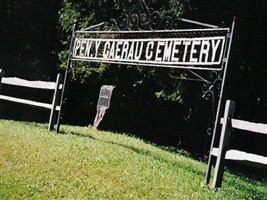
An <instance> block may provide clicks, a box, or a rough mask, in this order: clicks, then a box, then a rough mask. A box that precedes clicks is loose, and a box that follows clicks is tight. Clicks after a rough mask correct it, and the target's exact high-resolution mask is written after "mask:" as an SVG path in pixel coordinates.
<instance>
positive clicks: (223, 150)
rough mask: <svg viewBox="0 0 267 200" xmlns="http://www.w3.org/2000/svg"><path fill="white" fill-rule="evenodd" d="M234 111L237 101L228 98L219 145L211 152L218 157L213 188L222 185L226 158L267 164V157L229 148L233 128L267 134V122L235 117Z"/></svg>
mask: <svg viewBox="0 0 267 200" xmlns="http://www.w3.org/2000/svg"><path fill="white" fill-rule="evenodd" d="M234 111H235V102H233V101H230V100H227V102H226V106H225V111H224V117H223V118H222V119H221V124H222V130H221V137H220V143H219V147H218V148H213V149H212V152H211V154H212V155H213V156H216V157H217V159H216V165H215V171H214V177H213V183H212V187H213V188H218V187H221V185H222V179H223V173H224V163H225V159H228V160H239V161H245V162H252V163H256V164H259V165H264V166H267V157H264V156H261V155H256V154H252V153H246V152H242V151H238V150H228V146H229V140H230V135H231V132H232V129H239V130H244V131H250V132H254V133H259V134H265V135H267V124H259V123H253V122H248V121H243V120H238V119H233V117H234Z"/></svg>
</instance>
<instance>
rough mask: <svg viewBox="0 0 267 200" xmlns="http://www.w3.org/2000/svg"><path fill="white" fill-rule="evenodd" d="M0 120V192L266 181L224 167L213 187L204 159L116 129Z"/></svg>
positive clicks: (136, 189) (186, 195)
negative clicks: (52, 128)
mask: <svg viewBox="0 0 267 200" xmlns="http://www.w3.org/2000/svg"><path fill="white" fill-rule="evenodd" d="M63 130H64V133H62V134H56V133H55V132H48V131H47V126H46V125H43V124H34V123H22V122H14V121H4V120H2V121H0V199H153V200H155V199H178V200H179V199H189V200H195V199H196V200H199V199H203V200H206V199H212V200H214V199H220V200H222V199H223V200H227V199H233V200H237V199H255V200H256V199H257V200H261V199H267V187H266V186H267V183H266V182H264V181H255V180H254V181H253V180H249V179H247V178H245V177H241V176H236V175H233V174H230V173H229V172H226V173H225V176H224V182H223V187H222V188H221V189H219V190H217V191H214V190H212V189H210V187H209V186H206V185H205V184H204V180H205V170H206V164H205V163H203V162H200V161H196V160H193V159H191V158H189V157H188V156H184V155H183V153H179V152H170V151H168V150H164V149H162V148H158V147H156V146H154V145H151V144H147V143H146V142H144V141H142V140H140V139H137V138H132V137H129V136H126V135H122V134H114V133H110V132H103V131H97V130H93V129H92V128H90V127H89V128H83V127H73V126H63Z"/></svg>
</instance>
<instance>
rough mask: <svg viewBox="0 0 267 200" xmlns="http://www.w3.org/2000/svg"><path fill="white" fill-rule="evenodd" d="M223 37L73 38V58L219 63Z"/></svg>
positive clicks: (129, 61) (151, 62)
mask: <svg viewBox="0 0 267 200" xmlns="http://www.w3.org/2000/svg"><path fill="white" fill-rule="evenodd" d="M224 46H225V37H224V36H215V37H199V38H156V39H147V38H145V39H100V38H99V39H95V38H75V42H74V47H73V52H72V58H73V59H80V60H89V61H95V62H122V63H123V62H126V63H139V64H151V65H153V64H157V65H162V66H167V65H171V66H172V67H173V66H174V67H175V66H176V65H177V66H178V65H219V64H220V63H221V60H222V56H223V50H224Z"/></svg>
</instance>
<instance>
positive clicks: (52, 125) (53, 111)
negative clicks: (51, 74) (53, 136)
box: [48, 74, 60, 131]
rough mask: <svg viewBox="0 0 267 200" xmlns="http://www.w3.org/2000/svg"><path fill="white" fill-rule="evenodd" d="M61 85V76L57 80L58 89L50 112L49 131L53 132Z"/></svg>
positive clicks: (56, 88)
mask: <svg viewBox="0 0 267 200" xmlns="http://www.w3.org/2000/svg"><path fill="white" fill-rule="evenodd" d="M59 84H60V74H58V75H57V80H56V87H55V92H54V96H53V101H52V108H51V112H50V118H49V125H48V130H49V131H51V130H53V129H54V125H55V119H56V118H55V114H56V107H57V101H58V91H59Z"/></svg>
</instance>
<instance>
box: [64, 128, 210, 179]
mask: <svg viewBox="0 0 267 200" xmlns="http://www.w3.org/2000/svg"><path fill="white" fill-rule="evenodd" d="M59 134H64V135H74V136H78V137H83V138H88V139H93V140H96V141H100V142H103V143H106V144H111V145H116V146H119V147H123V148H125V149H127V150H131V151H133V152H135V153H137V154H139V155H143V156H147V157H150V158H152V159H155V160H157V161H160V162H164V163H166V164H168V165H170V166H179V168H182V169H183V170H186V171H188V172H190V173H194V174H196V175H198V176H201V177H204V176H205V173H204V172H202V171H201V170H198V169H195V168H193V167H191V166H190V165H184V164H183V163H179V162H174V161H170V160H168V159H165V158H162V157H161V156H159V155H156V154H153V153H152V152H151V151H148V150H143V149H140V148H137V147H134V146H130V145H125V144H121V143H118V142H114V141H107V140H101V139H98V138H95V137H93V136H91V135H84V134H81V133H78V132H73V131H72V132H65V131H61V132H60V133H59ZM142 141H143V140H142ZM144 142H145V141H144ZM145 144H150V145H151V143H149V142H148V143H146V142H145ZM157 148H160V149H162V150H163V151H166V152H170V151H168V150H166V149H164V148H163V147H157ZM177 154H179V155H181V156H183V157H188V158H190V157H189V156H188V154H186V155H187V156H185V155H183V153H179V152H177ZM203 180H204V179H203Z"/></svg>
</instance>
